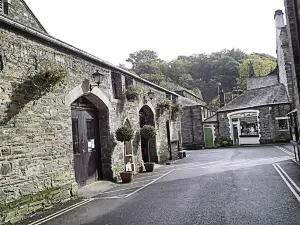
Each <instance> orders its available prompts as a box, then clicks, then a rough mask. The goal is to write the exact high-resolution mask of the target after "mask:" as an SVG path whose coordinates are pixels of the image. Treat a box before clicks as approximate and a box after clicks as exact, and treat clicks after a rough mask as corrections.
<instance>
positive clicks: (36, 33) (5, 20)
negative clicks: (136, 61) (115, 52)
mask: <svg viewBox="0 0 300 225" xmlns="http://www.w3.org/2000/svg"><path fill="white" fill-rule="evenodd" d="M0 22H3V23H5V24H7V25H9V26H12V27H14V28H17V29H19V30H21V31H23V32H26V33H28V34H31V35H33V36H35V37H38V38H40V39H42V40H44V41H47V42H49V43H51V44H54V45H56V46H59V47H62V48H64V49H66V50H70V51H72V52H74V53H77V54H80V55H82V56H85V57H87V58H88V59H91V60H94V61H97V62H98V63H101V64H103V65H105V66H107V67H110V69H114V70H117V71H119V72H122V73H123V75H125V76H128V77H130V78H133V79H135V80H137V81H140V82H141V83H144V84H147V85H148V86H151V87H153V88H155V89H158V90H160V91H163V92H165V93H168V94H172V95H175V96H177V97H178V96H179V94H177V93H175V92H172V91H169V90H167V89H165V88H163V87H160V86H158V85H156V84H154V83H152V82H150V81H148V80H145V79H143V78H141V77H138V76H136V75H134V74H132V73H130V72H128V71H126V70H124V69H121V68H118V67H116V66H114V65H113V64H111V63H109V62H107V61H104V60H102V59H100V58H98V57H96V56H94V55H92V54H89V53H87V52H85V51H83V50H80V49H78V48H76V47H74V46H72V45H69V44H67V43H65V42H63V41H61V40H59V39H57V38H54V37H52V36H50V35H49V34H44V33H42V32H40V31H38V30H36V29H32V28H29V27H27V26H24V25H22V24H20V23H18V22H15V21H13V20H11V19H8V18H6V17H4V16H3V15H0Z"/></svg>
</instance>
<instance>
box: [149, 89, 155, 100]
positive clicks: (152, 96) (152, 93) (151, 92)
mask: <svg viewBox="0 0 300 225" xmlns="http://www.w3.org/2000/svg"><path fill="white" fill-rule="evenodd" d="M148 97H149V99H150V100H152V99H153V98H154V92H153V91H151V90H150V91H149V92H148Z"/></svg>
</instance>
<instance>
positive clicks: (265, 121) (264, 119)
mask: <svg viewBox="0 0 300 225" xmlns="http://www.w3.org/2000/svg"><path fill="white" fill-rule="evenodd" d="M290 109H291V107H290V105H289V104H284V105H273V106H261V107H255V108H249V109H247V110H259V126H260V132H261V133H260V134H261V139H260V142H261V143H262V144H264V143H275V142H282V141H287V140H289V138H290V133H289V131H288V130H287V131H279V124H278V120H276V117H286V114H287V113H288V112H289V111H290ZM231 112H233V111H230V112H220V113H218V121H219V127H218V133H219V135H220V136H223V137H226V138H231V137H230V128H229V120H228V117H227V114H228V113H231Z"/></svg>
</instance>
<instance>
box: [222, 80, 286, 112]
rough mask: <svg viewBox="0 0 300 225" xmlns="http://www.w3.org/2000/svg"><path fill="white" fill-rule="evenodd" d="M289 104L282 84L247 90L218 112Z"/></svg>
mask: <svg viewBox="0 0 300 225" xmlns="http://www.w3.org/2000/svg"><path fill="white" fill-rule="evenodd" d="M285 103H290V102H289V99H288V96H287V93H286V90H285V87H284V85H283V84H276V85H272V86H268V87H263V88H257V89H252V90H247V91H245V92H244V93H243V94H241V95H240V96H238V97H237V98H235V99H233V100H232V101H231V102H229V103H228V104H227V105H225V106H224V107H222V108H221V109H219V110H218V112H224V111H232V110H237V109H246V108H252V107H257V106H263V105H274V104H277V105H278V104H285Z"/></svg>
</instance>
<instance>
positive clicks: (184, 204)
mask: <svg viewBox="0 0 300 225" xmlns="http://www.w3.org/2000/svg"><path fill="white" fill-rule="evenodd" d="M284 150H285V151H284ZM289 153H291V149H289V148H288V147H280V148H276V147H273V146H263V147H245V148H232V149H219V150H201V151H190V152H188V157H187V158H185V159H182V160H179V161H177V162H176V163H174V164H172V165H170V166H163V167H161V168H159V169H157V170H156V171H155V172H153V173H145V174H141V175H138V176H136V177H135V180H134V182H133V183H131V184H124V185H122V186H120V187H117V188H114V189H112V190H109V191H107V192H106V193H104V194H99V195H98V196H95V197H94V198H92V199H89V200H85V201H82V202H81V204H82V205H79V206H78V207H76V205H75V206H74V209H73V208H70V210H69V211H68V210H66V212H64V211H61V212H60V213H57V214H56V215H55V214H54V215H52V216H50V217H46V218H45V219H44V220H42V221H37V222H36V223H33V224H49V225H50V224H51V225H56V224H57V225H62V224H70V225H76V224H85V225H90V224H95V225H96V224H97V225H142V224H148V225H149V224H153V225H184V224H186V225H196V224H203V225H206V224H207V225H208V224H209V225H227V224H228V225H229V224H230V225H234V224H236V225H244V224H250V225H260V224H262V225H268V224H270V225H271V224H272V225H281V224H282V225H289V224H291V225H297V224H300V203H299V201H300V197H299V193H300V188H299V186H300V167H299V166H298V165H297V164H295V163H294V162H292V161H291V158H292V156H291V155H292V154H289ZM60 214H61V215H60Z"/></svg>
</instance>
